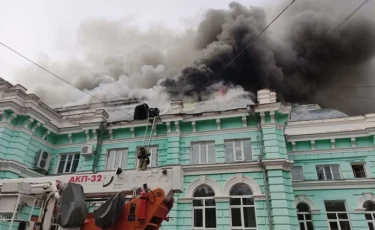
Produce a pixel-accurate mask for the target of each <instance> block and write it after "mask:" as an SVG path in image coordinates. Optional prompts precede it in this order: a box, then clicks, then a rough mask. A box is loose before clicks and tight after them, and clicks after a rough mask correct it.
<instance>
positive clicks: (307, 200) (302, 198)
mask: <svg viewBox="0 0 375 230" xmlns="http://www.w3.org/2000/svg"><path fill="white" fill-rule="evenodd" d="M294 202H295V203H296V207H297V205H298V204H299V203H305V204H307V205H308V206H309V208H310V212H311V213H312V214H319V213H320V209H319V208H318V207H317V206H316V204H315V203H314V201H312V200H311V199H310V198H308V197H306V196H301V195H297V197H296V198H295V199H294Z"/></svg>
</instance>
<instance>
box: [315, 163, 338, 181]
mask: <svg viewBox="0 0 375 230" xmlns="http://www.w3.org/2000/svg"><path fill="white" fill-rule="evenodd" d="M316 172H317V174H318V180H339V179H341V174H340V169H339V166H338V165H320V166H316Z"/></svg>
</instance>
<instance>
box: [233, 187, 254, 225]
mask: <svg viewBox="0 0 375 230" xmlns="http://www.w3.org/2000/svg"><path fill="white" fill-rule="evenodd" d="M252 195H253V192H252V191H251V189H250V187H249V186H248V185H246V184H236V185H234V186H233V187H232V189H231V190H230V196H231V197H230V213H231V222H232V228H231V229H232V230H234V229H241V230H253V229H256V227H257V225H256V216H255V207H254V199H253V197H252Z"/></svg>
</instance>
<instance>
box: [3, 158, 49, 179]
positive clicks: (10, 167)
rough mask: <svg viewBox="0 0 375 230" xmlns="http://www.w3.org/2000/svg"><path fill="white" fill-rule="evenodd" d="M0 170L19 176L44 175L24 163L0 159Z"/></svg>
mask: <svg viewBox="0 0 375 230" xmlns="http://www.w3.org/2000/svg"><path fill="white" fill-rule="evenodd" d="M0 171H3V172H6V171H9V172H12V173H15V174H17V175H19V176H20V177H43V176H45V175H43V174H40V173H38V172H35V171H33V170H31V169H29V168H28V167H27V166H26V165H23V164H20V163H18V162H15V161H7V160H0Z"/></svg>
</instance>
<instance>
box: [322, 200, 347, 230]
mask: <svg viewBox="0 0 375 230" xmlns="http://www.w3.org/2000/svg"><path fill="white" fill-rule="evenodd" d="M326 202H343V203H344V205H345V211H327V210H326V213H327V221H328V228H329V229H331V226H330V224H329V223H331V222H336V223H337V226H338V228H339V230H341V226H340V222H341V221H348V222H349V226H350V229H351V230H353V227H352V223H351V221H350V217H349V213H348V206H347V205H346V202H345V201H344V200H325V201H324V208H325V203H326ZM329 213H330V214H336V219H328V214H329ZM338 214H346V215H347V216H348V219H339V217H338Z"/></svg>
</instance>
